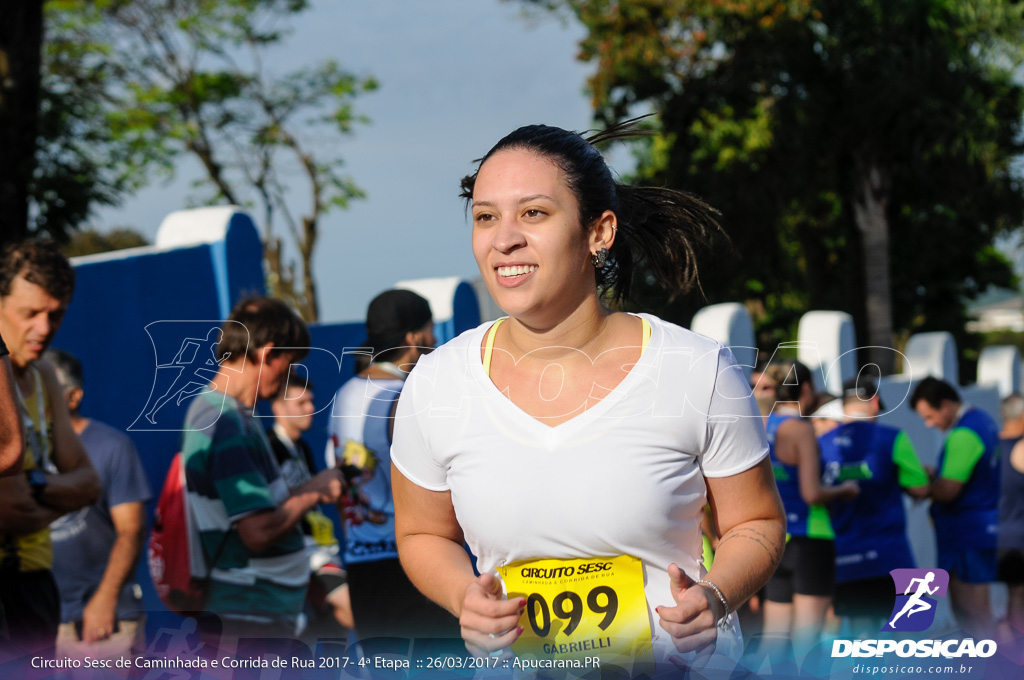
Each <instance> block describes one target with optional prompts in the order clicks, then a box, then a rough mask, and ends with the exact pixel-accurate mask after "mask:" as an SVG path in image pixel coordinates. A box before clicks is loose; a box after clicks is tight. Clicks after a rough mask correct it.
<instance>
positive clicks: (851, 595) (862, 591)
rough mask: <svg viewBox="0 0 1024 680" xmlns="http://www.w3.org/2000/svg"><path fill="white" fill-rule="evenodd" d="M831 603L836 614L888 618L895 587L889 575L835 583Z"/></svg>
mask: <svg viewBox="0 0 1024 680" xmlns="http://www.w3.org/2000/svg"><path fill="white" fill-rule="evenodd" d="M832 604H833V606H834V607H835V610H836V616H846V617H858V618H860V617H865V616H869V617H871V618H875V619H886V620H888V617H889V614H891V613H892V608H893V605H894V604H896V588H895V586H894V585H893V582H892V577H891V576H876V577H875V578H863V579H858V580H856V581H847V582H846V583H837V584H836V587H835V594H834V595H833V596H832Z"/></svg>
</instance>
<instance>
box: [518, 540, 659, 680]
mask: <svg viewBox="0 0 1024 680" xmlns="http://www.w3.org/2000/svg"><path fill="white" fill-rule="evenodd" d="M498 573H499V574H500V575H501V578H502V579H503V580H504V581H505V588H506V591H507V593H508V599H510V600H512V599H515V598H518V597H522V598H524V599H526V611H525V612H524V614H523V619H524V620H523V621H521V622H520V625H522V627H523V634H522V635H521V636H520V637H519V639H518V640H517V641H516V642H515V643H514V644H513V645H512V650H513V651H514V652H515V653H516V654H518V655H519V656H533V657H537V658H540V659H585V658H587V657H600V659H601V660H602V664H603V663H605V662H606V661H612V660H614V661H618V662H630V661H632V660H637V659H638V658H640V659H647V658H649V657H650V654H651V624H650V617H649V616H648V613H647V598H646V597H645V596H644V571H643V564H642V563H641V562H640V560H639V559H638V558H636V557H632V556H630V555H620V556H618V557H594V558H586V559H582V558H581V559H574V560H530V561H526V562H517V563H515V564H511V565H508V566H505V567H498Z"/></svg>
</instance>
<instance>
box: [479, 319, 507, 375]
mask: <svg viewBox="0 0 1024 680" xmlns="http://www.w3.org/2000/svg"><path fill="white" fill-rule="evenodd" d="M507 318H508V317H507V316H503V317H501V318H500V319H498V320H497V321H495V322H494V323H493V324H492V325H491V329H490V330H489V331H487V339H486V340H484V373H486V374H487V375H490V374H491V355H492V354H493V353H494V336H495V335H497V334H498V326H500V325H501V324H503V323H504V322H505V320H506V319H507Z"/></svg>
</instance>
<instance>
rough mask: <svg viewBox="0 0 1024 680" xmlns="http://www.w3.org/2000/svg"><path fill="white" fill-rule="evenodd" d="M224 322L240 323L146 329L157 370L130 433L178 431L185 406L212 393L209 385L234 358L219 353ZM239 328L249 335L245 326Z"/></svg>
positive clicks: (175, 323)
mask: <svg viewBox="0 0 1024 680" xmlns="http://www.w3.org/2000/svg"><path fill="white" fill-rule="evenodd" d="M222 323H233V324H238V322H237V321H227V322H220V321H154V322H152V323H150V324H148V325H147V326H146V333H147V334H148V335H149V339H150V341H151V342H152V343H153V351H154V359H155V361H154V368H155V369H156V370H155V371H154V375H153V387H152V388H151V390H150V394H149V397H148V398H147V399H146V405H145V407H144V408H143V409H142V412H141V413H140V414H139V416H138V417H137V418H136V419H135V422H134V423H132V424H131V426H130V427H129V428H128V429H129V430H156V431H159V430H178V429H179V428H180V427H181V423H182V419H183V416H184V413H183V408H184V407H183V404H186V402H187V401H189V400H190V399H191V398H192V397H194V396H196V395H198V394H201V393H203V392H208V391H210V389H211V388H210V382H211V381H212V380H213V378H214V377H215V376H216V375H217V373H218V371H220V370H221V369H222V368H223V366H222V364H223V363H224V361H225V360H226V359H228V358H230V356H231V354H230V352H220V353H219V352H218V351H217V348H218V345H219V344H220V342H221V340H223V335H224V334H223V331H222V330H221V326H222ZM238 326H239V327H240V328H239V330H240V331H241V332H242V333H245V335H246V336H247V335H248V333H247V332H246V331H245V328H244V326H242V325H241V324H238ZM246 344H247V345H248V343H246ZM232 370H235V369H232ZM209 424H210V425H212V424H213V423H209Z"/></svg>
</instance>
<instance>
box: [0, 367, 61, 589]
mask: <svg viewBox="0 0 1024 680" xmlns="http://www.w3.org/2000/svg"><path fill="white" fill-rule="evenodd" d="M31 368H32V372H33V374H34V376H35V379H36V381H35V382H36V389H35V390H33V391H32V394H31V395H29V396H28V397H27V398H25V399H23V400H22V406H23V413H22V417H23V418H24V417H25V414H26V413H27V414H28V418H27V419H25V426H26V429H28V428H31V430H32V432H26V435H27V436H26V437H25V465H24V468H25V470H26V471H27V470H33V469H35V468H39V467H41V466H40V464H39V461H38V460H36V457H37V455H39V453H42V455H43V457H44V460H51V459H52V456H53V412H52V410H51V409H50V402H49V400H48V399H46V391H45V388H44V387H43V382H42V379H41V378H40V375H39V370H38V369H37V368H36V367H35V366H32V367H31ZM20 396H21V395H20V394H19V398H20ZM40 399H42V402H43V403H42V412H43V413H44V414H45V415H44V417H45V419H46V423H45V429H44V428H41V427H40V423H39V422H37V421H38V420H39V413H40V403H39V400H40ZM44 432H45V436H44ZM32 433H34V434H35V437H34V438H35V440H36V441H38V442H40V444H41V446H42V448H43V451H42V452H34V451H33V449H32V444H31V440H32V439H33V437H32ZM0 565H3V566H4V567H5V568H11V567H16V568H17V570H18V571H20V572H26V571H38V570H40V569H49V568H51V567H52V566H53V547H52V545H51V544H50V529H49V527H47V528H45V529H41V530H40V531H37V532H35V533H32V534H26V535H24V536H14V535H13V534H3V535H2V536H0Z"/></svg>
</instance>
